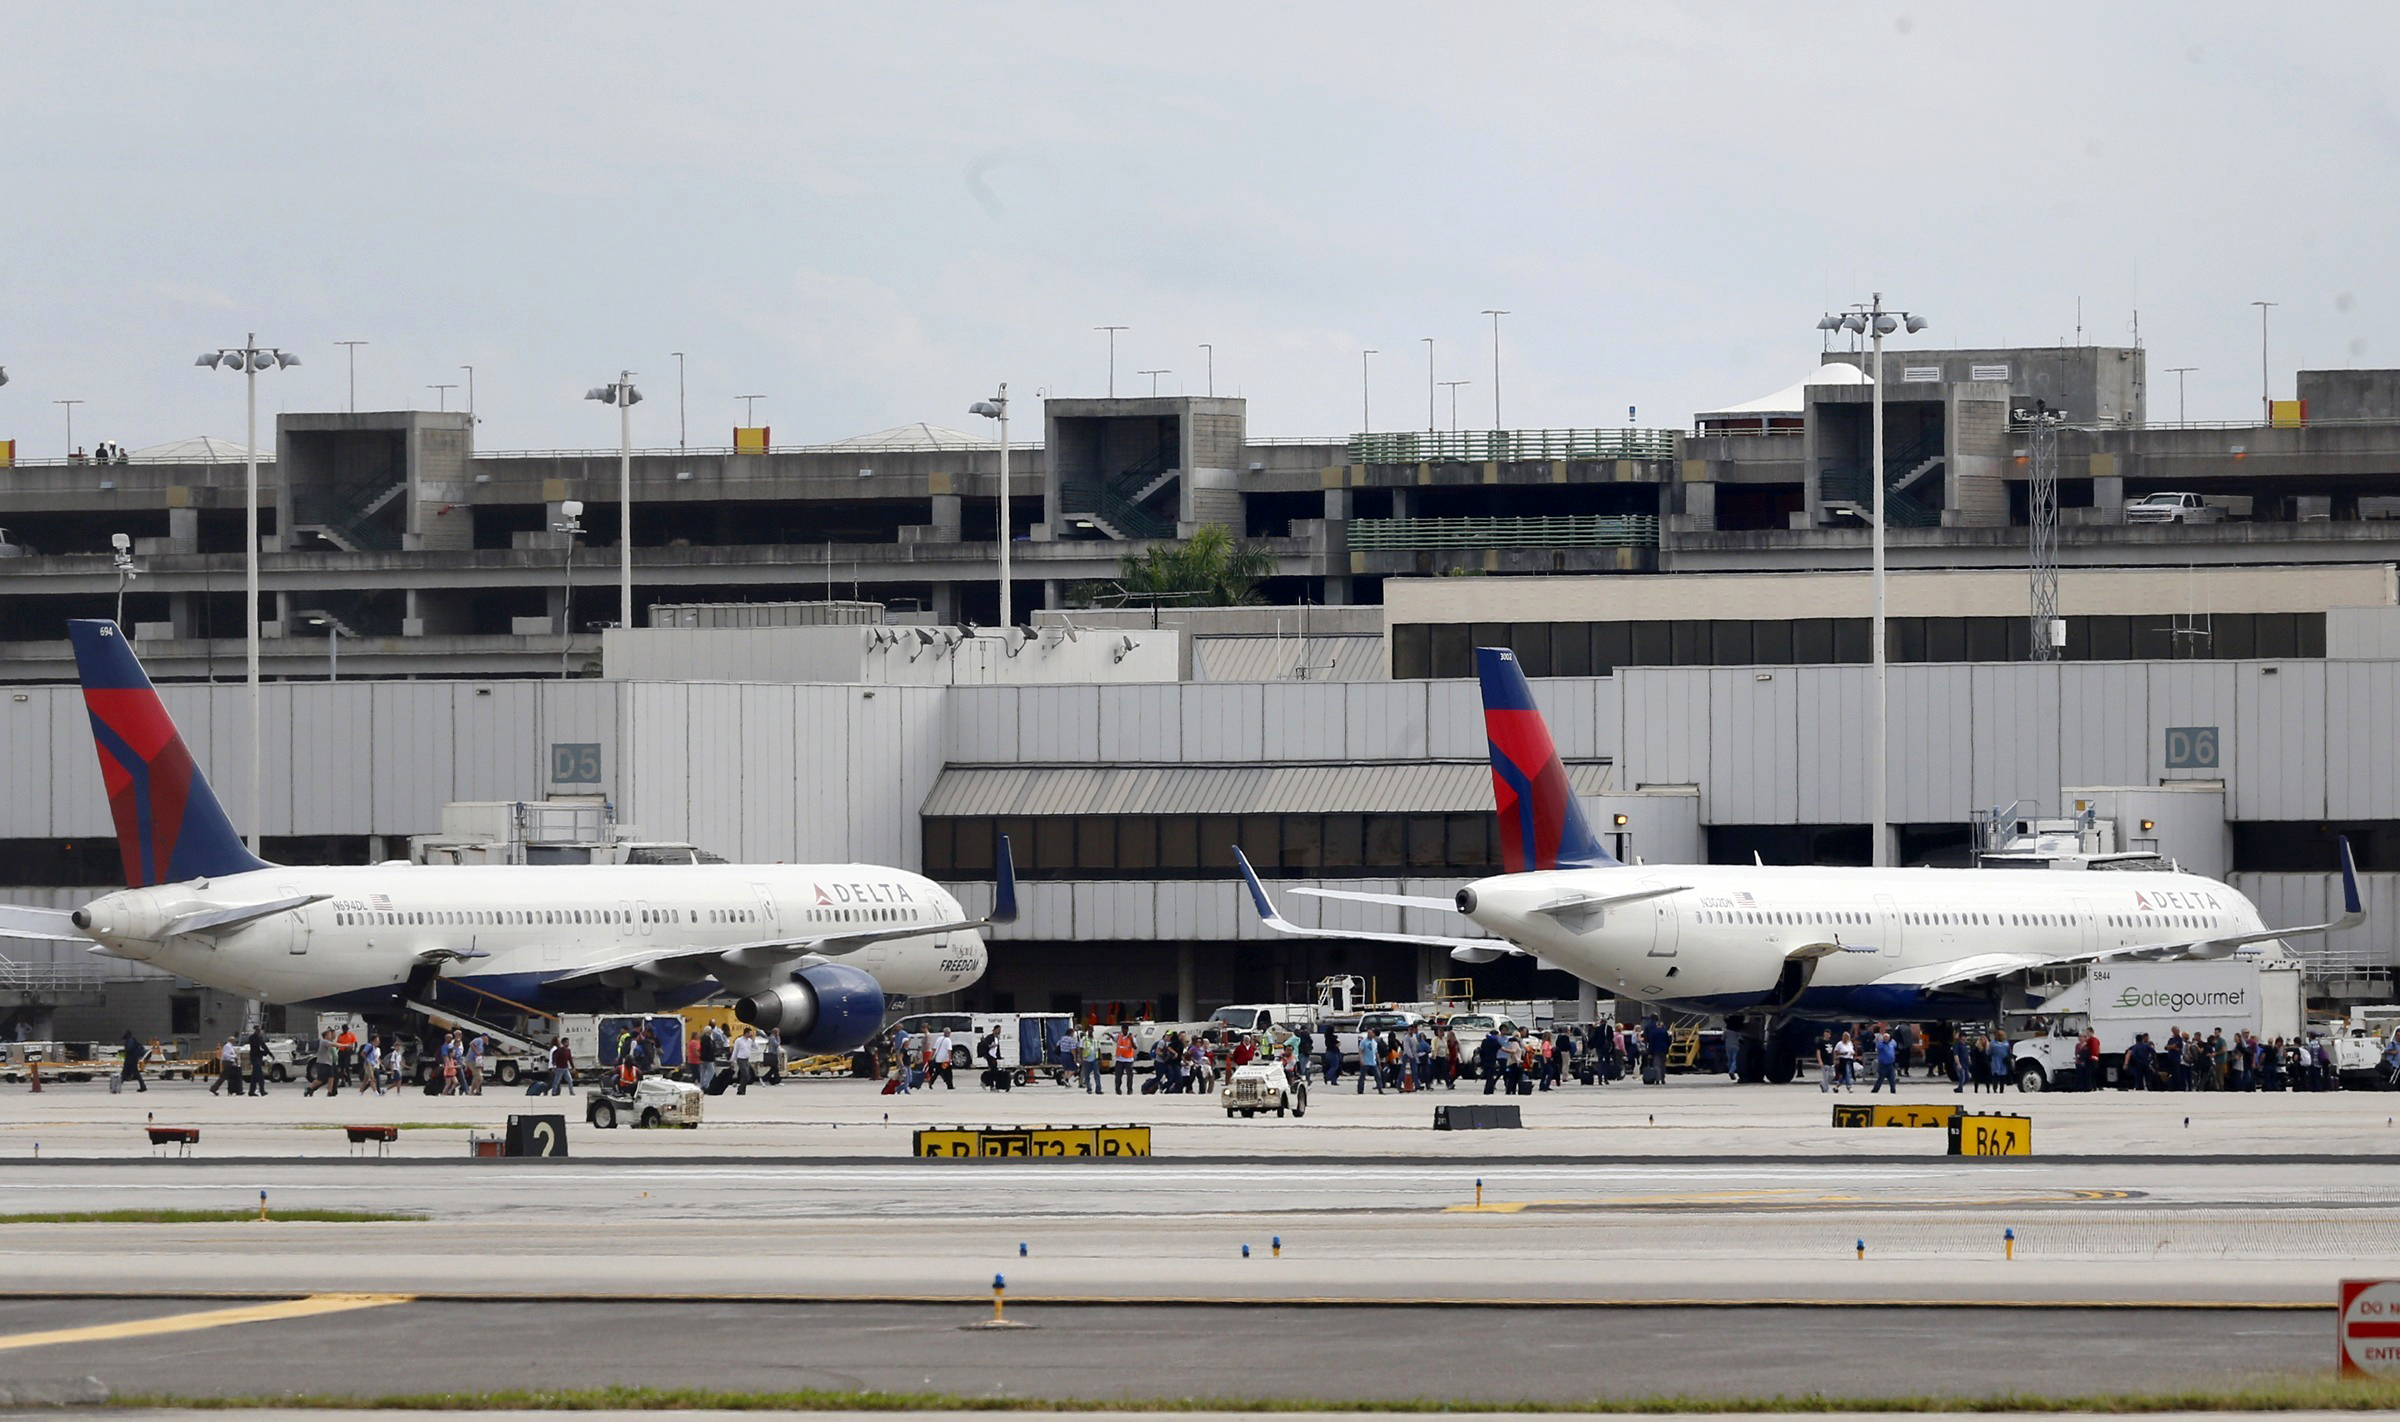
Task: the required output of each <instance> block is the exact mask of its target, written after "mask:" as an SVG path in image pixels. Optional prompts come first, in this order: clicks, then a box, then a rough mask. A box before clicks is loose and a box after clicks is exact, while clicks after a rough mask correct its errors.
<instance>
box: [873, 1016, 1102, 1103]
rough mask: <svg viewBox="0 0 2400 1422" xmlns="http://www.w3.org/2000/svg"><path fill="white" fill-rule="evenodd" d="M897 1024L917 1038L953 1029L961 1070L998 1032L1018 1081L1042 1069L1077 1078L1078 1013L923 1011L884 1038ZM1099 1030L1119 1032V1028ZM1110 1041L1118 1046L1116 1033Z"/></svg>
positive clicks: (953, 1055)
mask: <svg viewBox="0 0 2400 1422" xmlns="http://www.w3.org/2000/svg"><path fill="white" fill-rule="evenodd" d="M1128 1025H1130V1024H1128ZM895 1030H898V1031H903V1032H906V1033H908V1034H909V1036H910V1037H911V1038H915V1037H917V1036H919V1035H920V1034H931V1033H940V1032H945V1031H946V1032H948V1033H949V1034H950V1065H951V1067H952V1069H953V1070H956V1071H969V1070H976V1071H980V1070H981V1069H982V1067H981V1060H980V1058H978V1057H977V1056H976V1055H975V1049H976V1047H977V1046H978V1045H980V1044H981V1043H982V1042H983V1040H984V1039H985V1038H986V1037H989V1036H990V1035H992V1034H993V1033H994V1032H997V1033H999V1034H1000V1041H999V1043H998V1053H999V1063H1000V1069H1001V1070H1002V1071H1006V1072H1009V1073H1011V1074H1012V1079H1013V1080H1014V1082H1015V1084H1016V1085H1018V1086H1030V1085H1032V1084H1033V1079H1034V1077H1035V1075H1036V1074H1044V1075H1048V1076H1049V1077H1050V1078H1051V1079H1052V1080H1054V1081H1056V1082H1057V1083H1058V1084H1059V1085H1061V1086H1064V1085H1067V1084H1068V1083H1069V1082H1071V1081H1072V1080H1074V1066H1073V1047H1072V1044H1073V1042H1074V1040H1075V1019H1074V1018H1073V1017H1072V1016H1070V1015H1069V1014H1067V1013H1064V1012H920V1013H916V1014H914V1015H912V1016H908V1017H903V1018H901V1019H899V1020H898V1021H896V1022H894V1023H892V1024H891V1025H890V1026H889V1027H886V1028H885V1029H884V1032H883V1039H884V1040H885V1041H887V1042H888V1041H890V1040H891V1035H892V1033H893V1031H895ZM1098 1030H1100V1031H1102V1032H1108V1033H1112V1034H1113V1032H1114V1031H1115V1030H1116V1029H1112V1028H1101V1029H1098ZM1109 1041H1110V1043H1111V1045H1112V1046H1113V1045H1114V1043H1115V1037H1114V1036H1113V1035H1111V1036H1110V1038H1109Z"/></svg>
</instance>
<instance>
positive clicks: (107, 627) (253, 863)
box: [67, 620, 267, 889]
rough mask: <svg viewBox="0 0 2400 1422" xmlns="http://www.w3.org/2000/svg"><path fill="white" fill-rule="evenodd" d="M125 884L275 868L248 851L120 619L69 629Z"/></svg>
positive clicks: (143, 884)
mask: <svg viewBox="0 0 2400 1422" xmlns="http://www.w3.org/2000/svg"><path fill="white" fill-rule="evenodd" d="M67 636H68V638H69V640H71V641H72V642H73V643H74V645H75V669H76V673H77V676H78V677H79V679H80V680H81V681H82V682H83V704H84V706H85V708H86V709H87V710H89V711H90V712H91V716H92V740H93V742H94V744H95V745H96V746H97V748H98V750H99V752H100V778H101V780H102V781H103V782H104V783H105V784H106V785H107V787H108V808H109V813H110V814H111V816H112V817H114V819H115V820H116V825H117V850H118V852H119V853H121V854H122V855H124V857H125V884H126V886H127V887H128V888H135V889H139V888H145V887H147V886H149V885H152V884H172V883H178V882H181V881H182V880H185V879H199V878H214V877H218V876H221V875H226V874H242V873H247V872H249V871H250V870H253V869H264V868H266V867H267V866H266V863H265V861H263V860H261V859H260V858H258V856H256V855H254V854H252V853H251V852H250V851H249V850H248V849H247V848H245V847H243V844H242V837H241V835H239V834H238V833H236V832H235V831H234V828H233V821H232V820H230V819H228V818H227V817H226V815H225V810H224V807H223V806H221V805H219V804H218V803H217V796H216V792H215V791H213V790H211V789H209V788H208V778H207V777H206V776H204V775H202V774H201V773H200V767H199V766H198V765H196V764H194V763H193V761H192V753H191V752H190V751H189V750H187V749H185V748H184V744H183V736H182V734H181V733H179V732H178V731H177V730H176V729H175V721H174V718H172V717H170V716H169V715H168V714H167V707H166V703H164V702H162V701H160V700H159V699H158V690H157V688H155V687H153V686H151V684H150V678H149V676H148V674H147V673H145V672H143V670H142V664H141V663H140V662H139V661H136V660H135V659H134V655H133V648H131V647H129V646H127V645H126V642H125V634H124V632H123V631H122V630H121V629H120V628H118V626H117V624H115V623H114V622H107V621H88V620H78V621H72V622H69V623H68V624H67Z"/></svg>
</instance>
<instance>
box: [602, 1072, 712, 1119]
mask: <svg viewBox="0 0 2400 1422" xmlns="http://www.w3.org/2000/svg"><path fill="white" fill-rule="evenodd" d="M703 1100H704V1098H703V1097H702V1096H701V1094H700V1088H699V1087H697V1086H694V1085H692V1084H691V1083H690V1082H688V1081H676V1080H674V1079H673V1078H671V1077H664V1076H645V1077H643V1078H642V1079H641V1080H640V1081H639V1082H637V1083H636V1084H635V1085H634V1088H633V1090H631V1091H625V1090H622V1089H620V1088H618V1087H616V1086H614V1085H613V1084H612V1085H610V1086H607V1087H602V1088H599V1089H596V1090H594V1091H593V1092H592V1093H591V1094H590V1095H589V1096H588V1097H586V1098H585V1100H584V1106H583V1119H584V1120H586V1121H588V1122H590V1123H591V1124H592V1125H594V1126H597V1127H598V1128H600V1129H601V1130H603V1131H609V1130H614V1129H616V1127H617V1125H618V1123H619V1122H623V1123H624V1124H626V1125H629V1126H684V1127H687V1128H688V1127H692V1126H697V1125H699V1124H700V1111H701V1104H702V1101H703Z"/></svg>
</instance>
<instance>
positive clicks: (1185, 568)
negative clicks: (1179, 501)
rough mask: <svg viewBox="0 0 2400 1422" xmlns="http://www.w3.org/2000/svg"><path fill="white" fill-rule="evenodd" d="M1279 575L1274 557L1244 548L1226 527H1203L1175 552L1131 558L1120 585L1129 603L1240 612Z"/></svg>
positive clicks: (1121, 573)
mask: <svg viewBox="0 0 2400 1422" xmlns="http://www.w3.org/2000/svg"><path fill="white" fill-rule="evenodd" d="M1274 572H1275V559H1274V557H1273V555H1271V554H1268V553H1266V552H1263V551H1261V550H1259V549H1256V548H1244V547H1243V546H1241V545H1240V544H1239V543H1236V542H1235V541H1234V537H1233V534H1232V533H1231V532H1230V531H1229V530H1227V529H1226V527H1225V526H1224V525H1223V524H1217V523H1211V524H1203V525H1202V526H1201V527H1199V528H1198V529H1195V530H1194V531H1193V533H1192V536H1191V538H1190V539H1188V540H1187V541H1185V542H1184V543H1182V544H1181V545H1178V546H1176V547H1172V548H1162V547H1153V548H1151V549H1150V550H1149V551H1148V552H1146V553H1143V554H1141V555H1139V556H1136V555H1134V554H1131V553H1128V554H1126V555H1125V557H1124V559H1123V561H1122V563H1121V564H1120V566H1119V569H1118V580H1119V581H1120V582H1121V583H1122V584H1123V586H1124V589H1125V598H1124V600H1125V601H1126V602H1128V603H1137V604H1138V603H1141V602H1145V601H1148V602H1152V603H1156V602H1162V601H1173V602H1177V603H1181V604H1182V605H1184V606H1186V607H1192V606H1198V607H1236V606H1240V605H1242V604H1245V603H1254V602H1257V601H1259V596H1258V584H1259V582H1260V581H1261V580H1263V579H1265V578H1268V577H1271V576H1272V575H1273V574H1274Z"/></svg>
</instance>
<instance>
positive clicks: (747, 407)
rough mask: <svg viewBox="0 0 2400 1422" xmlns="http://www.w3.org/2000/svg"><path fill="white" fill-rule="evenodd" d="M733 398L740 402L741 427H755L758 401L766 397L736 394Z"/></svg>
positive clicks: (756, 426) (751, 428)
mask: <svg viewBox="0 0 2400 1422" xmlns="http://www.w3.org/2000/svg"><path fill="white" fill-rule="evenodd" d="M733 398H734V399H736V400H739V401H741V402H742V428H744V429H749V430H754V429H757V428H758V402H759V401H761V400H764V399H766V398H767V397H766V396H764V395H736V396H734V397H733Z"/></svg>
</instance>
